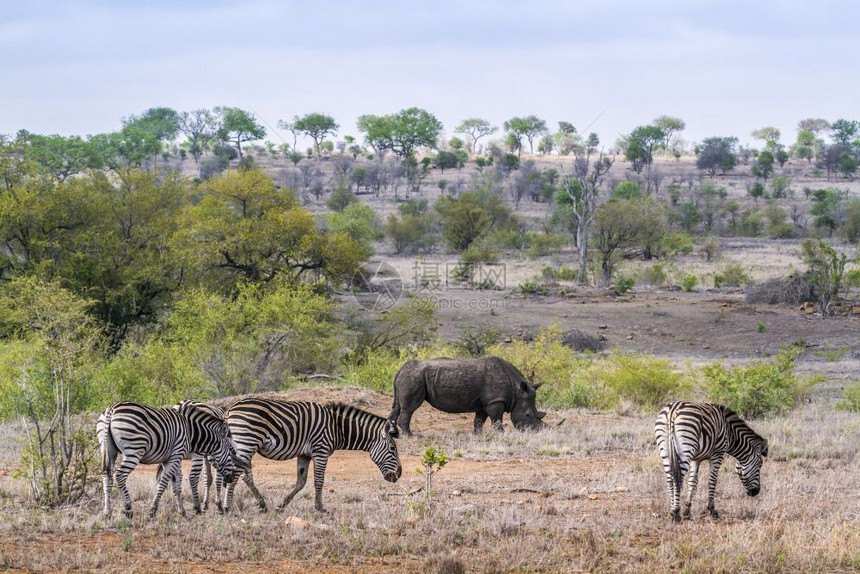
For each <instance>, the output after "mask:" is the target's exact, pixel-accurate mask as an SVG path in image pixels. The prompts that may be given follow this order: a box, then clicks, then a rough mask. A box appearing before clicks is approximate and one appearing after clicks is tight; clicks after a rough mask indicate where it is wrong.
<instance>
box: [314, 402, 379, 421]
mask: <svg viewBox="0 0 860 574" xmlns="http://www.w3.org/2000/svg"><path fill="white" fill-rule="evenodd" d="M325 407H326V408H327V409H328V410H330V411H331V412H332V413H334V414H335V416H337V418H340V419H354V418H357V417H364V418H365V419H366V420H369V421H372V422H379V423H380V424H384V423H387V422H388V420H387V419H386V418H385V417H381V416H379V415H375V414H373V413H371V412H368V411H365V410H363V409H360V408H358V407H355V406H352V405H348V404H346V403H342V402H331V403H326V404H325Z"/></svg>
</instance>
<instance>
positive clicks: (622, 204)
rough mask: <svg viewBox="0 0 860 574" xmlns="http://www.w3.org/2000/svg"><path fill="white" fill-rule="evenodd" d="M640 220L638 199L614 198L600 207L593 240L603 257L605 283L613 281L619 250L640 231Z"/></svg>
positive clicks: (601, 267)
mask: <svg viewBox="0 0 860 574" xmlns="http://www.w3.org/2000/svg"><path fill="white" fill-rule="evenodd" d="M641 223H642V222H641V219H640V218H639V210H638V200H635V199H615V198H613V199H610V200H609V201H607V202H605V203H603V204H602V205H601V206H600V207H598V208H597V210H596V212H595V214H594V231H593V233H592V236H591V239H592V242H593V245H594V247H595V250H596V251H597V253H598V257H599V258H600V269H601V271H602V274H603V282H604V283H605V284H607V285H608V284H609V283H610V282H611V281H612V274H613V272H614V271H615V264H616V252H617V251H618V250H619V249H621V248H623V247H626V246H627V245H630V244H631V243H632V242H633V240H634V239H635V238H636V236H637V235H638V234H639V233H640V228H641Z"/></svg>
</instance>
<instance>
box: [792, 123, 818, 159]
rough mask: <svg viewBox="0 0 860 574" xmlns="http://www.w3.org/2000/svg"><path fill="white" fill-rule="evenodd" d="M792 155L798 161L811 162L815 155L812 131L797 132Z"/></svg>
mask: <svg viewBox="0 0 860 574" xmlns="http://www.w3.org/2000/svg"><path fill="white" fill-rule="evenodd" d="M794 155H795V156H796V157H797V158H798V159H805V160H807V161H812V157H813V156H814V155H815V134H814V133H813V132H812V131H810V130H800V131H798V132H797V142H796V143H795V144H794Z"/></svg>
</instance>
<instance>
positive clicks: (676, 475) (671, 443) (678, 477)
mask: <svg viewBox="0 0 860 574" xmlns="http://www.w3.org/2000/svg"><path fill="white" fill-rule="evenodd" d="M666 438H667V439H668V440H667V441H666V442H668V444H667V448H668V451H669V469H670V471H671V473H672V480H673V481H674V482H675V484H676V485H677V487H678V488H681V484H682V483H683V481H684V477H683V476H682V474H681V452H680V449H679V446H680V445H679V444H678V436H677V435H676V434H675V423H674V422H670V423H669V436H668V437H666Z"/></svg>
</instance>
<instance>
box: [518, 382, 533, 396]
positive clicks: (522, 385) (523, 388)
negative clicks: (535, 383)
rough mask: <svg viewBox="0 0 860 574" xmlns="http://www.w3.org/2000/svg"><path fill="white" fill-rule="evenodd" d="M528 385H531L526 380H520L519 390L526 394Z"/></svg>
mask: <svg viewBox="0 0 860 574" xmlns="http://www.w3.org/2000/svg"><path fill="white" fill-rule="evenodd" d="M530 386H531V385H529V384H528V382H526V381H520V390H521V391H522V392H524V393H526V394H528V392H529V387H530Z"/></svg>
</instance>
